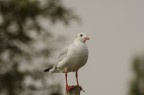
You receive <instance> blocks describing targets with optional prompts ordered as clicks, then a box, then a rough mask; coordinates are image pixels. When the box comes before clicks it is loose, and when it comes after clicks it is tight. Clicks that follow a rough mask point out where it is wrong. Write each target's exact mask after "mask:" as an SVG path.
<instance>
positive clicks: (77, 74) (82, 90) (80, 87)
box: [76, 71, 85, 92]
mask: <svg viewBox="0 0 144 95" xmlns="http://www.w3.org/2000/svg"><path fill="white" fill-rule="evenodd" d="M76 81H77V86H78V87H80V89H81V90H82V91H83V92H85V91H84V90H83V89H82V87H81V86H80V85H79V82H78V71H77V72H76Z"/></svg>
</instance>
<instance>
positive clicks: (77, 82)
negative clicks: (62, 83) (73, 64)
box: [76, 71, 79, 86]
mask: <svg viewBox="0 0 144 95" xmlns="http://www.w3.org/2000/svg"><path fill="white" fill-rule="evenodd" d="M76 81H77V86H79V82H78V71H77V72H76Z"/></svg>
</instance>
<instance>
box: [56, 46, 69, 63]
mask: <svg viewBox="0 0 144 95" xmlns="http://www.w3.org/2000/svg"><path fill="white" fill-rule="evenodd" d="M67 52H68V47H66V48H64V49H63V50H62V51H61V52H60V55H59V56H58V62H60V61H62V60H63V59H64V58H65V57H66V56H67Z"/></svg>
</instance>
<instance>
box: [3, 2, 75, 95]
mask: <svg viewBox="0 0 144 95" xmlns="http://www.w3.org/2000/svg"><path fill="white" fill-rule="evenodd" d="M42 19H44V20H45V22H48V23H52V24H53V25H54V24H56V23H58V22H62V23H64V24H65V25H67V24H69V22H70V21H71V20H74V19H77V16H75V15H74V13H73V11H72V10H71V9H68V8H66V7H64V5H63V4H62V1H61V0H0V95H3V94H6V95H19V94H23V95H24V94H31V95H34V94H36V92H37V94H40V93H41V92H45V93H42V94H43V95H44V94H51V95H60V94H61V89H60V88H61V87H60V86H59V84H54V85H53V87H54V88H57V90H52V91H50V90H49V89H51V88H53V87H51V86H49V85H48V84H47V81H48V80H50V79H49V78H48V75H46V74H44V73H43V69H44V68H43V67H45V66H48V65H50V64H49V60H48V58H50V54H51V52H52V50H53V49H52V48H51V47H52V45H53V44H52V43H51V40H52V39H53V37H52V34H51V33H50V32H49V29H45V28H44V27H43V26H42V22H41V21H42ZM53 43H54V42H53ZM41 45H42V47H40V46H41ZM39 60H40V61H39ZM36 84H38V85H36Z"/></svg>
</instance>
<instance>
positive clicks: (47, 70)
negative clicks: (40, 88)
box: [44, 67, 53, 72]
mask: <svg viewBox="0 0 144 95" xmlns="http://www.w3.org/2000/svg"><path fill="white" fill-rule="evenodd" d="M52 68H53V67H50V68H48V69H45V70H44V72H49V71H50V70H51V69H52Z"/></svg>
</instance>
